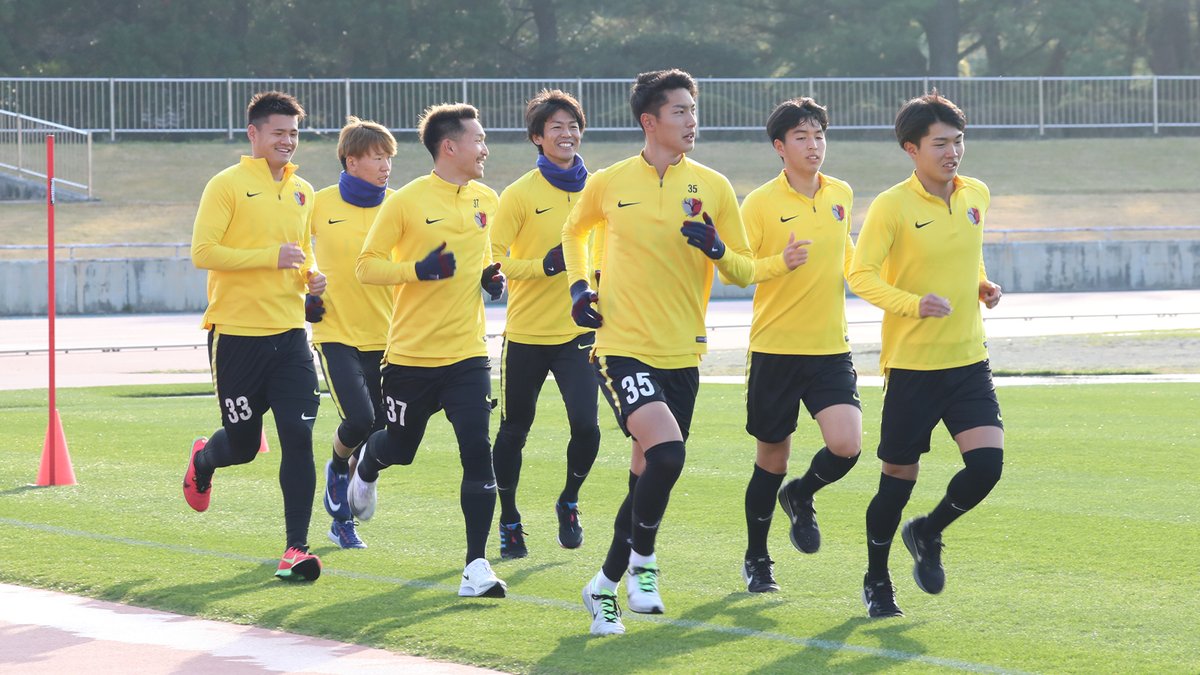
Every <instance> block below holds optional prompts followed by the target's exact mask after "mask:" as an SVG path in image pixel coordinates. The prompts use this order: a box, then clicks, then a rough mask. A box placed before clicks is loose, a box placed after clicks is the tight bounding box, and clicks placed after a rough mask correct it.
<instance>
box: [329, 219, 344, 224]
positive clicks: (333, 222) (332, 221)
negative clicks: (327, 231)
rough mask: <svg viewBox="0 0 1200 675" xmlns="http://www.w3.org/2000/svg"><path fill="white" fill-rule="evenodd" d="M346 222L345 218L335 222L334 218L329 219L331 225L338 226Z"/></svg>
mask: <svg viewBox="0 0 1200 675" xmlns="http://www.w3.org/2000/svg"><path fill="white" fill-rule="evenodd" d="M344 222H346V219H345V218H342V219H341V220H334V219H333V218H330V219H329V224H330V225H337V224H338V223H344Z"/></svg>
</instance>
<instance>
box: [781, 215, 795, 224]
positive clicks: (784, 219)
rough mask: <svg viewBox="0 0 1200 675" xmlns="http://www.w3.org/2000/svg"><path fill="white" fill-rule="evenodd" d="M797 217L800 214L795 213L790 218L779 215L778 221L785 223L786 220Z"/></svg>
mask: <svg viewBox="0 0 1200 675" xmlns="http://www.w3.org/2000/svg"><path fill="white" fill-rule="evenodd" d="M799 217H800V216H798V215H796V216H792V217H791V218H784V217H783V216H779V222H781V223H786V222H787V221H789V220H795V219H797V218H799Z"/></svg>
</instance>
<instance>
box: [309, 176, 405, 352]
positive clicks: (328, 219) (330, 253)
mask: <svg viewBox="0 0 1200 675" xmlns="http://www.w3.org/2000/svg"><path fill="white" fill-rule="evenodd" d="M393 192H395V190H388V191H387V194H389V195H390V194H391V193H393ZM382 207H383V205H382V204H380V205H379V206H373V207H370V208H363V207H361V206H355V205H353V204H350V203H348V202H346V201H345V200H344V199H342V193H341V191H340V190H339V189H338V186H337V185H330V186H329V187H327V188H325V189H323V190H321V191H319V192H317V203H316V206H315V207H314V209H313V220H312V230H313V240H314V241H313V251H314V252H315V253H316V254H317V264H318V266H319V267H320V268H321V271H322V272H323V273H324V274H325V279H326V281H327V284H328V285H327V287H326V290H325V295H323V296H321V297H322V299H323V300H324V301H325V315H324V316H323V317H322V319H321V320H320V321H318V322H317V323H314V324H313V325H312V339H313V342H315V343H322V342H338V343H341V344H344V345H349V346H351V347H354V348H355V349H358V350H361V351H364V352H373V351H379V350H382V349H383V348H384V347H385V346H386V345H387V334H388V319H390V318H391V315H392V287H390V286H374V285H366V284H362V283H359V281H358V279H357V278H356V277H355V276H354V267H355V265H356V263H357V261H358V254H359V252H360V251H362V247H363V241H364V240H365V239H366V238H367V231H368V230H370V229H371V224H372V223H374V222H375V215H376V214H378V213H379V209H381V208H382Z"/></svg>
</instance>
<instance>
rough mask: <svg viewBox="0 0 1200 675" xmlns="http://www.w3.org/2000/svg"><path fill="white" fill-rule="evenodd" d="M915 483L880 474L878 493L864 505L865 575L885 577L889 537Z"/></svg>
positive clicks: (890, 548) (891, 535)
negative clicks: (865, 533)
mask: <svg viewBox="0 0 1200 675" xmlns="http://www.w3.org/2000/svg"><path fill="white" fill-rule="evenodd" d="M916 484H917V482H916V481H913V480H903V479H901V478H894V477H892V476H889V475H887V474H880V475H879V491H878V492H876V493H875V496H874V497H873V498H872V499H871V503H870V504H869V505H868V506H867V576H868V577H869V578H871V579H880V578H883V577H886V576H888V554H889V553H890V552H891V550H892V537H893V536H895V534H896V528H897V527H899V526H900V516H901V514H902V513H903V512H904V505H905V504H907V503H908V498H909V497H910V496H912V490H913V486H915V485H916Z"/></svg>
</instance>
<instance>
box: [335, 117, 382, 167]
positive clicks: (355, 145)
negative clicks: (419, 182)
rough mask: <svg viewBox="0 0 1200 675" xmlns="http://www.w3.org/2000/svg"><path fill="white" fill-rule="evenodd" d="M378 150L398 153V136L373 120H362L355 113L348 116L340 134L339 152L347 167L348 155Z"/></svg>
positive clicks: (365, 153)
mask: <svg viewBox="0 0 1200 675" xmlns="http://www.w3.org/2000/svg"><path fill="white" fill-rule="evenodd" d="M374 150H378V151H381V152H383V154H385V155H387V156H389V157H394V156H395V155H396V138H395V137H394V136H392V132H390V131H388V129H387V127H385V126H383V125H382V124H380V123H378V122H372V121H371V120H360V119H358V118H357V117H355V116H354V115H350V116H349V117H347V118H346V126H344V127H342V132H341V133H340V134H338V145H337V153H338V159H339V160H341V162H342V168H343V169H344V168H346V158H347V157H365V156H366V155H368V154H370V153H371V152H372V151H374Z"/></svg>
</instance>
